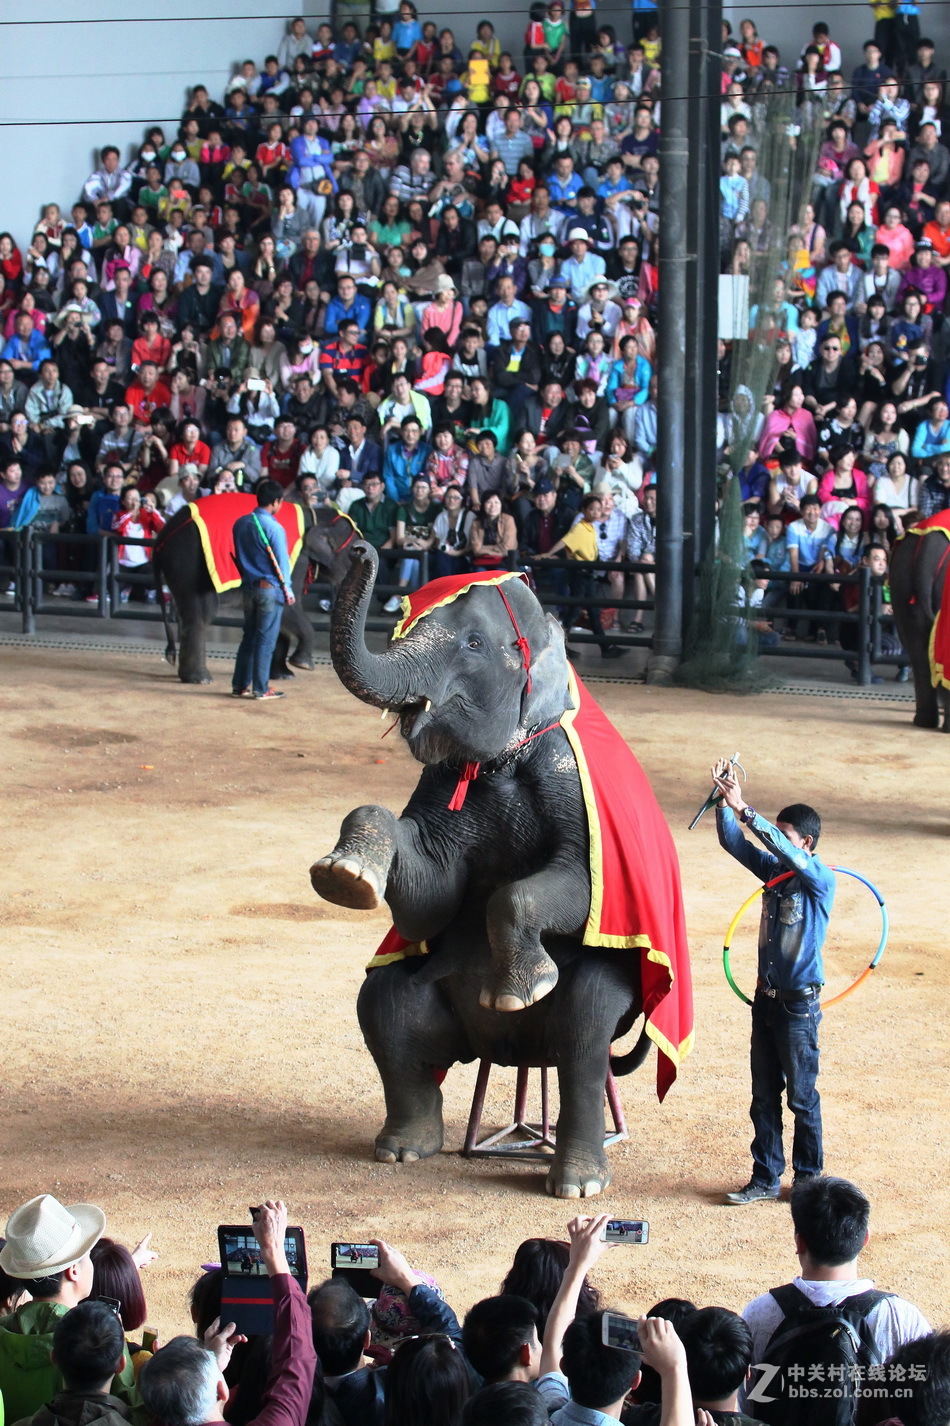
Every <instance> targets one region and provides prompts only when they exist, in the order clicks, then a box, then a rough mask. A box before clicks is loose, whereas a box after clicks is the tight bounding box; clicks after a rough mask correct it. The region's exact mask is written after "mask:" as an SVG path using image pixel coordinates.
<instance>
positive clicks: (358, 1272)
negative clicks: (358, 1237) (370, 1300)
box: [330, 1243, 383, 1298]
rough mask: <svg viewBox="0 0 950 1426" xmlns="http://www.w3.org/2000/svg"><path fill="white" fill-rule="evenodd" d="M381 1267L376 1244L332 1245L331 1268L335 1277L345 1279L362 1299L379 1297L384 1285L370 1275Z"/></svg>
mask: <svg viewBox="0 0 950 1426" xmlns="http://www.w3.org/2000/svg"><path fill="white" fill-rule="evenodd" d="M378 1267H379V1249H378V1248H377V1246H376V1244H375V1243H331V1244H330V1268H331V1270H332V1276H333V1277H345V1278H346V1280H347V1282H348V1283H349V1284H350V1286H351V1287H352V1288H353V1291H354V1292H358V1293H359V1295H360V1297H374V1298H375V1297H378V1296H379V1294H380V1291H381V1290H382V1286H383V1284H382V1283H381V1282H380V1281H379V1279H378V1278H375V1277H372V1276H371V1275H370V1269H371V1268H378Z"/></svg>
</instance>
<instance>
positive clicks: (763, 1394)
mask: <svg viewBox="0 0 950 1426" xmlns="http://www.w3.org/2000/svg"><path fill="white" fill-rule="evenodd" d="M770 1295H771V1296H772V1297H774V1298H775V1301H776V1302H777V1303H778V1305H779V1307H780V1308H781V1309H782V1321H781V1323H780V1324H779V1326H778V1327H776V1329H775V1331H774V1332H773V1333H772V1336H771V1337H770V1338H769V1342H768V1346H767V1347H766V1348H765V1351H764V1353H763V1356H762V1363H761V1364H757V1365H760V1366H763V1367H767V1368H768V1369H769V1370H765V1371H763V1370H760V1372H759V1376H758V1380H757V1381H756V1382H755V1383H754V1384H753V1385H752V1386H751V1387H750V1388H749V1392H748V1393H747V1396H746V1409H747V1410H748V1411H749V1413H750V1414H752V1415H754V1416H756V1417H757V1418H758V1419H759V1420H760V1421H764V1422H766V1426H802V1423H806V1422H807V1426H850V1423H851V1422H852V1421H853V1419H854V1411H855V1406H856V1404H857V1396H858V1391H859V1389H860V1384H861V1381H862V1379H866V1377H867V1369H868V1367H869V1366H871V1365H872V1363H873V1364H877V1363H879V1362H880V1361H881V1360H882V1357H881V1353H880V1351H879V1349H878V1347H877V1345H876V1343H875V1341H874V1339H873V1337H872V1336H871V1331H870V1328H869V1327H868V1324H867V1317H868V1313H869V1312H871V1311H872V1309H873V1308H875V1307H876V1306H877V1304H878V1303H879V1302H882V1301H883V1300H884V1298H885V1297H890V1296H892V1294H891V1293H888V1292H880V1291H878V1290H877V1289H876V1288H872V1289H870V1290H869V1291H868V1292H859V1293H857V1294H856V1295H855V1296H854V1297H846V1298H844V1299H843V1300H842V1301H841V1302H837V1303H833V1304H832V1305H831V1306H828V1307H816V1306H815V1304H814V1303H813V1302H812V1301H811V1300H810V1298H808V1297H807V1296H806V1295H805V1293H804V1292H802V1291H801V1290H800V1289H799V1288H797V1287H796V1286H795V1285H794V1283H789V1284H788V1285H787V1286H785V1287H773V1288H772V1291H771V1294H770ZM773 1369H774V1370H773ZM770 1372H771V1375H770Z"/></svg>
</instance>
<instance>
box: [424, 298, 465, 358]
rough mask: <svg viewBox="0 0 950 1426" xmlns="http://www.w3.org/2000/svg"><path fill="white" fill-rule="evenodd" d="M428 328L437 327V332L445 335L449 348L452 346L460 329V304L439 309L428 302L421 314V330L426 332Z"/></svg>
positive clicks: (434, 304)
mask: <svg viewBox="0 0 950 1426" xmlns="http://www.w3.org/2000/svg"><path fill="white" fill-rule="evenodd" d="M430 327H438V328H439V331H441V332H444V333H445V339H446V341H447V342H448V344H449V346H450V347H452V346H454V345H455V343H456V342H457V341H458V337H459V332H460V331H461V329H462V304H461V302H452V303H450V304H449V306H448V307H439V306H438V304H437V303H435V302H430V303H429V305H428V307H427V308H426V309H425V311H424V312H423V314H422V330H423V331H424V332H427V331H428V330H429V328H430Z"/></svg>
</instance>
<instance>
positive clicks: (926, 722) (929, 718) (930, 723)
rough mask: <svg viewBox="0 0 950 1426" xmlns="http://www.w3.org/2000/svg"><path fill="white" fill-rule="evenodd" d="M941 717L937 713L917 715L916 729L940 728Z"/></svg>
mask: <svg viewBox="0 0 950 1426" xmlns="http://www.w3.org/2000/svg"><path fill="white" fill-rule="evenodd" d="M939 726H940V717H939V715H938V714H937V713H915V714H914V727H915V728H939Z"/></svg>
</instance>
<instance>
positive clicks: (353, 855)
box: [310, 807, 397, 911]
mask: <svg viewBox="0 0 950 1426" xmlns="http://www.w3.org/2000/svg"><path fill="white" fill-rule="evenodd" d="M396 827H397V820H396V818H395V817H394V816H393V814H392V813H391V812H390V811H388V810H387V808H385V807H357V808H356V810H355V811H353V812H350V813H349V815H348V816H347V817H345V818H344V819H343V826H342V827H341V828H340V836H339V838H338V840H337V844H336V846H335V847H334V848H333V851H332V852H330V854H329V856H326V857H321V858H320V860H319V861H316V862H314V864H313V866H312V867H311V868H310V884H311V886H312V887H313V889H314V891H315V892H316V893H317V895H318V896H322V897H323V899H324V901H332V902H333V904H334V905H335V906H350V907H352V908H353V909H354V910H357V911H373V910H375V908H376V907H377V906H378V905H379V904H380V902H381V901H382V899H383V897H384V895H385V894H386V883H387V881H388V880H389V869H390V867H391V865H392V860H393V856H394V854H395V851H396Z"/></svg>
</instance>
